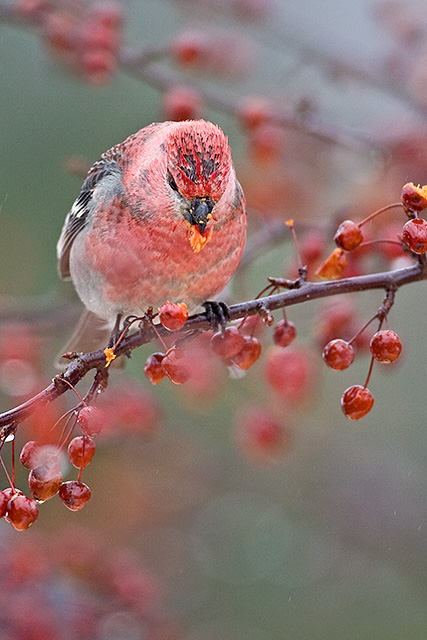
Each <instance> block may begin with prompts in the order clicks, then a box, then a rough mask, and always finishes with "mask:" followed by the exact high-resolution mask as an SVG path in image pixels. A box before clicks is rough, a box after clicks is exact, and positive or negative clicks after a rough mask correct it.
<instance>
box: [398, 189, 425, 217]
mask: <svg viewBox="0 0 427 640" xmlns="http://www.w3.org/2000/svg"><path fill="white" fill-rule="evenodd" d="M401 200H402V204H403V206H404V207H406V209H409V210H410V211H422V210H423V209H425V208H426V207H427V193H426V191H425V188H424V187H416V186H415V185H414V183H413V182H408V183H407V184H405V185H403V187H402V194H401Z"/></svg>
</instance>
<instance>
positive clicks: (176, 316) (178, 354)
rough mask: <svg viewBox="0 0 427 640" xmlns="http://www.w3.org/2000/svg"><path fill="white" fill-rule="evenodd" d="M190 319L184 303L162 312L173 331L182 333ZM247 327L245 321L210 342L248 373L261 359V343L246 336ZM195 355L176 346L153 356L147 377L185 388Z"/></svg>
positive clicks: (147, 365) (168, 305)
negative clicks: (244, 327) (167, 379)
mask: <svg viewBox="0 0 427 640" xmlns="http://www.w3.org/2000/svg"><path fill="white" fill-rule="evenodd" d="M187 317H188V312H187V307H186V306H185V304H182V303H173V302H166V303H165V304H163V305H162V306H161V307H160V309H159V319H160V322H161V324H162V325H163V326H164V327H165V328H166V329H168V330H169V331H177V330H178V329H181V328H182V327H183V326H184V324H185V322H186V320H187ZM244 323H245V321H244V320H243V321H242V323H241V324H240V327H234V326H233V327H227V328H226V329H224V330H223V331H218V332H217V333H215V334H214V335H213V336H212V337H211V339H210V346H211V350H212V351H213V353H215V354H216V355H218V356H220V357H221V358H222V359H223V361H224V362H225V363H226V364H227V365H228V366H230V367H233V366H234V367H237V368H238V369H241V370H244V371H245V370H247V369H249V368H250V367H251V366H252V365H253V364H254V363H255V362H256V361H257V360H258V358H259V357H260V355H261V343H260V341H259V340H258V339H257V338H255V336H253V335H246V334H244V333H243V332H242V328H243V325H244ZM164 346H165V347H166V345H164ZM193 355H194V354H192V353H190V352H189V351H188V350H187V349H185V348H183V347H180V346H177V345H173V346H172V347H170V348H169V349H166V352H165V353H161V352H158V353H153V354H151V355H150V356H149V357H148V358H147V361H146V363H145V366H144V373H145V375H146V377H147V378H148V380H149V381H150V382H151V384H159V382H161V381H162V380H163V378H164V377H165V376H166V377H167V378H169V380H170V381H171V382H173V383H175V384H183V383H184V382H187V380H189V379H190V378H191V377H192V372H193V369H194V358H193Z"/></svg>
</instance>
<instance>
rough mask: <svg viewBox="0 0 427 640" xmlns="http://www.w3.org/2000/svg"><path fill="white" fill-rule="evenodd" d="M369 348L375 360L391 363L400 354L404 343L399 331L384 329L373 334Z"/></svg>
mask: <svg viewBox="0 0 427 640" xmlns="http://www.w3.org/2000/svg"><path fill="white" fill-rule="evenodd" d="M369 348H370V349H371V353H372V355H373V356H374V358H375V360H378V362H386V363H389V362H394V361H395V360H397V358H398V357H399V356H400V352H401V351H402V343H401V342H400V338H399V336H398V335H397V333H395V332H394V331H391V330H390V329H383V330H381V331H377V333H375V334H374V335H373V336H372V338H371V342H370V345H369Z"/></svg>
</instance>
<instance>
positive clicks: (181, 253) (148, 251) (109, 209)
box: [57, 120, 246, 350]
mask: <svg viewBox="0 0 427 640" xmlns="http://www.w3.org/2000/svg"><path fill="white" fill-rule="evenodd" d="M245 234H246V213H245V198H244V195H243V192H242V189H241V187H240V184H239V183H238V181H237V179H236V175H235V172H234V167H233V163H232V161H231V154H230V148H229V146H228V143H227V139H226V137H225V136H224V134H223V132H222V131H221V129H219V128H218V127H217V126H215V125H213V124H212V123H210V122H205V121H203V120H198V121H186V122H163V123H157V124H151V125H149V126H147V127H145V128H144V129H141V130H140V131H138V132H137V133H135V134H134V135H131V136H129V137H128V138H127V139H126V140H125V141H124V142H122V143H120V144H118V145H116V146H115V147H112V148H111V149H109V150H108V151H106V152H105V153H104V154H103V155H102V156H101V159H100V160H99V161H98V162H96V163H95V164H94V165H93V167H92V168H91V169H90V171H89V173H88V175H87V177H86V180H85V181H84V183H83V186H82V189H81V192H80V195H79V196H78V198H77V200H76V201H75V202H74V204H73V206H72V208H71V211H70V212H69V213H68V215H67V218H66V220H65V224H64V227H63V229H62V233H61V236H60V238H59V242H58V247H57V250H58V267H59V273H60V275H61V277H62V278H70V277H71V279H72V281H73V283H74V286H75V288H76V290H77V293H78V295H79V296H80V298H81V300H82V301H83V303H84V304H85V306H86V309H87V312H86V314H85V316H84V319H83V320H82V322H81V325H80V326H79V328H78V332H79V333H81V332H82V331H83V332H85V333H86V334H88V333H93V331H94V324H96V322H97V323H98V324H100V323H103V324H104V326H107V325H108V326H109V327H110V330H111V327H112V326H113V324H114V322H115V320H116V318H117V317H118V316H122V317H123V316H128V315H136V316H142V315H144V313H145V312H146V311H147V309H148V307H153V308H154V310H155V311H156V310H157V308H158V307H159V306H161V305H162V304H163V303H164V302H166V301H167V300H169V301H172V302H185V303H186V305H187V307H188V308H189V310H190V311H192V310H194V309H195V308H196V307H197V306H198V305H200V304H202V303H203V302H204V301H206V300H208V299H211V298H214V297H215V296H216V295H217V294H218V293H219V292H220V291H221V290H222V289H223V288H224V287H225V285H226V284H227V282H228V281H229V280H230V278H231V276H232V275H233V273H234V271H235V270H236V268H237V265H238V264H239V261H240V258H241V255H242V252H243V247H244V243H245ZM95 321H96V322H95ZM89 337H90V336H89ZM92 337H93V339H94V340H97V341H98V343H99V339H96V338H95V337H94V336H92ZM86 338H88V335H86ZM80 339H81V336H79V340H80ZM92 342H93V341H92ZM83 343H84V340H83ZM83 343H82V342H80V345H81V344H83ZM91 346H92V347H94V346H95V343H94V342H93V344H91V343H90V341H89V343H88V342H87V341H86V343H85V344H84V346H83V348H82V347H81V346H79V345H77V344H74V345H72V347H73V349H74V350H88V347H89V348H90V347H91ZM97 346H98V347H99V346H100V345H99V344H98V345H97Z"/></svg>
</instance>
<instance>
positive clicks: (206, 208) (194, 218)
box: [184, 198, 214, 233]
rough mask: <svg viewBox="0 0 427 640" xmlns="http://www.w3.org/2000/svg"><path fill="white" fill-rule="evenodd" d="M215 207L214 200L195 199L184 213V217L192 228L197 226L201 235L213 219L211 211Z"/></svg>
mask: <svg viewBox="0 0 427 640" xmlns="http://www.w3.org/2000/svg"><path fill="white" fill-rule="evenodd" d="M213 206H214V202H212V200H209V199H203V200H202V199H200V198H193V200H191V202H190V203H189V207H188V209H187V210H186V211H185V213H184V217H185V219H186V220H187V222H188V223H189V224H190V225H191V226H194V225H197V227H198V228H199V231H200V233H204V232H205V229H206V225H207V223H208V220H209V219H210V218H212V213H211V211H212V209H213Z"/></svg>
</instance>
